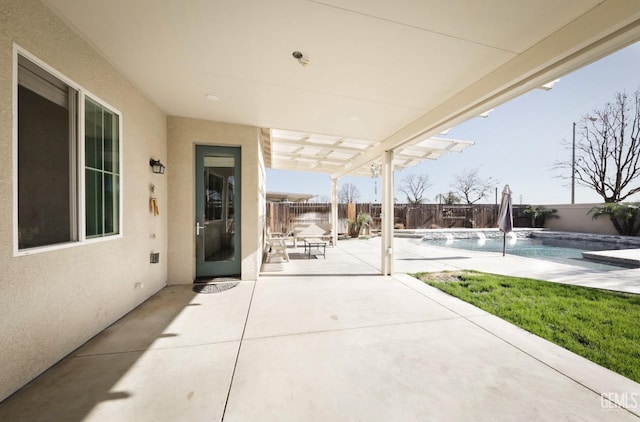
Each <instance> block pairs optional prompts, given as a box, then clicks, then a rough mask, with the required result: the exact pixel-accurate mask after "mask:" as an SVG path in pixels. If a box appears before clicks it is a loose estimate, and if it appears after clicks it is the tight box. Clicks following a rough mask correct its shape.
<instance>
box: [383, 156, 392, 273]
mask: <svg viewBox="0 0 640 422" xmlns="http://www.w3.org/2000/svg"><path fill="white" fill-rule="evenodd" d="M380 217H381V218H380V220H381V223H382V230H381V231H382V241H381V244H382V250H381V258H382V259H381V261H382V264H381V266H380V270H381V272H382V275H391V273H392V272H393V220H394V218H393V151H385V152H384V159H383V162H382V215H381V216H380Z"/></svg>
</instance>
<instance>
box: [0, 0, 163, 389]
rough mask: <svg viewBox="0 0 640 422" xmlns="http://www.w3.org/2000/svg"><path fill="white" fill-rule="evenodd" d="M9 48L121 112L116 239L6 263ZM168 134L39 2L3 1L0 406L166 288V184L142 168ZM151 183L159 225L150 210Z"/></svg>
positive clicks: (159, 118) (159, 154)
mask: <svg viewBox="0 0 640 422" xmlns="http://www.w3.org/2000/svg"><path fill="white" fill-rule="evenodd" d="M14 43H16V44H17V45H19V46H20V47H22V48H24V49H25V50H27V51H29V52H30V53H31V54H33V55H35V56H36V57H38V58H39V59H41V60H42V61H44V62H45V63H47V64H48V65H49V66H51V67H53V68H54V69H56V70H57V71H59V72H61V73H62V74H64V75H65V76H66V77H68V78H69V79H71V80H73V81H75V82H76V83H78V84H79V85H81V86H82V87H83V88H85V89H87V90H88V91H90V92H91V93H93V94H95V95H96V96H98V97H100V98H101V99H102V100H104V101H106V102H107V103H108V104H110V105H111V106H113V107H115V108H117V109H118V110H119V111H120V112H122V125H123V140H122V147H123V154H124V160H123V179H122V180H123V186H122V189H123V206H124V222H123V228H122V229H123V237H122V238H121V239H116V240H110V241H104V242H98V243H92V244H84V245H79V246H74V247H70V248H66V249H59V250H55V251H50V252H43V253H38V254H33V255H29V256H18V257H14V256H13V242H14V239H13V229H12V227H13V218H14V216H13V202H12V198H13V194H12V192H13V176H12V171H13V155H12V154H13V152H12V143H13V137H12V132H13V117H12V116H13V106H12V95H13V94H12V92H13V91H12V87H13V84H14V83H15V82H14V80H13V72H12V67H13V45H14ZM123 47H124V48H126V46H123ZM166 127H167V126H166V115H165V114H164V113H163V112H162V111H161V110H159V109H158V108H157V107H156V106H155V105H154V104H152V103H151V102H150V101H148V100H147V99H146V98H145V97H144V96H143V95H142V94H141V93H140V92H138V91H137V90H136V88H135V87H134V86H133V85H131V84H130V83H129V82H128V81H127V80H126V79H125V78H124V77H122V76H121V75H120V74H119V73H118V72H117V71H116V69H115V68H114V67H112V66H111V65H109V64H108V63H107V62H106V61H105V60H104V59H103V58H101V57H100V56H99V55H98V54H97V53H96V52H95V51H94V50H93V49H92V48H91V47H90V46H89V45H88V44H87V43H85V42H84V41H83V40H82V39H80V38H79V37H78V36H77V35H76V34H75V33H74V32H72V31H71V30H70V29H69V28H67V27H66V26H65V24H63V22H61V21H60V20H59V19H58V18H56V17H55V16H54V15H53V14H52V13H51V12H50V11H49V10H48V9H46V8H45V7H44V6H43V5H42V4H41V3H40V2H38V1H36V0H2V1H1V2H0V339H1V343H2V346H1V347H0V368H2V370H1V371H0V400H2V399H3V398H5V397H7V395H9V394H11V393H12V392H14V391H15V390H16V389H18V388H19V387H21V386H22V385H24V384H25V383H26V382H28V381H29V380H31V379H32V378H33V377H35V376H36V375H38V374H39V373H41V372H42V371H43V370H45V369H47V368H48V367H49V366H51V365H52V364H53V363H55V362H56V361H58V360H59V359H61V358H62V357H64V356H65V355H67V354H68V353H70V352H72V351H73V350H74V349H75V348H77V347H78V346H80V345H81V344H83V343H84V342H86V341H87V340H88V339H90V338H91V337H92V336H94V335H95V334H96V333H98V332H99V331H101V330H102V329H103V328H105V327H107V326H108V325H110V324H111V323H113V322H114V321H116V320H117V319H118V318H120V317H121V316H122V315H124V314H125V313H127V312H128V311H130V310H131V309H133V308H134V307H135V306H136V305H137V304H139V303H141V302H142V301H144V300H145V299H147V298H148V297H149V296H151V295H152V294H153V293H154V292H156V291H157V290H159V289H161V288H162V287H163V286H164V285H165V284H166V281H167V217H168V213H167V205H168V197H167V186H168V181H167V180H168V179H167V177H166V176H159V175H154V174H153V173H152V172H151V169H150V167H149V158H150V157H153V158H158V159H161V160H162V161H163V162H164V161H165V160H166V159H167V150H166ZM151 183H154V184H155V185H156V192H157V197H158V200H159V204H160V216H159V217H153V216H152V215H151V214H150V212H149V208H148V199H149V185H150V184H151ZM153 234H155V235H156V237H155V239H154V238H153V237H152V235H153ZM151 250H155V251H156V252H160V263H159V264H150V263H149V253H150V252H151ZM136 283H142V285H143V286H142V288H136V287H135V284H136Z"/></svg>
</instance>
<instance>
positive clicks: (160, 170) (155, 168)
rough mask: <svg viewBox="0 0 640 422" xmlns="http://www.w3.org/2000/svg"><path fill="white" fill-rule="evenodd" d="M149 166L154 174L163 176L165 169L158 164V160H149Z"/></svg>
mask: <svg viewBox="0 0 640 422" xmlns="http://www.w3.org/2000/svg"><path fill="white" fill-rule="evenodd" d="M149 165H150V166H151V168H152V169H153V172H154V173H157V174H164V169H165V168H166V167H165V166H164V164H162V163H161V162H160V160H154V159H153V158H152V159H150V160H149Z"/></svg>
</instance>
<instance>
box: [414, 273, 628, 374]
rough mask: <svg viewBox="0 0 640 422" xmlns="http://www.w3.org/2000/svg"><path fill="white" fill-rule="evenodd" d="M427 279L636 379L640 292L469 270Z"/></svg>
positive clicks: (423, 277) (425, 276) (422, 276)
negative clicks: (629, 292)
mask: <svg viewBox="0 0 640 422" xmlns="http://www.w3.org/2000/svg"><path fill="white" fill-rule="evenodd" d="M415 276H416V277H417V278H419V279H421V280H422V281H424V282H425V283H427V284H429V285H431V286H434V287H436V288H438V289H440V290H442V291H444V292H447V293H449V294H450V295H453V296H455V297H458V298H460V299H462V300H464V301H466V302H469V303H472V304H474V305H475V306H477V307H479V308H482V309H484V310H485V311H487V312H490V313H492V314H494V315H497V316H499V317H500V318H503V319H505V320H507V321H510V322H511V323H513V324H515V325H517V326H519V327H521V328H524V329H525V330H527V331H529V332H531V333H534V334H536V335H538V336H540V337H543V338H545V339H547V340H549V341H552V342H553V343H555V344H557V345H559V346H562V347H564V348H566V349H569V350H571V351H572V352H574V353H577V354H579V355H581V356H583V357H585V358H587V359H589V360H591V361H593V362H596V363H597V364H599V365H602V366H604V367H606V368H609V369H611V370H612V371H615V372H617V373H619V374H621V375H624V376H625V377H628V378H630V379H632V380H634V381H636V382H640V296H639V295H632V294H625V293H616V292H610V291H604V290H596V289H590V288H586V287H578V286H570V285H564V284H557V283H550V282H547V281H540V280H532V279H526V278H515V277H507V276H501V275H494V274H484V273H478V272H472V271H469V272H467V271H465V272H457V273H437V274H430V273H419V274H415Z"/></svg>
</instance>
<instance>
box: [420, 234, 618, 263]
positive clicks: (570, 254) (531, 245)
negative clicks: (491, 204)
mask: <svg viewBox="0 0 640 422" xmlns="http://www.w3.org/2000/svg"><path fill="white" fill-rule="evenodd" d="M423 243H424V244H425V245H431V246H441V247H447V248H455V249H465V250H471V251H483V252H502V237H500V238H484V237H480V238H477V239H446V240H445V239H442V240H423ZM611 249H622V248H620V247H616V246H615V245H610V244H603V243H602V242H585V241H571V240H562V239H548V238H545V239H539V238H530V237H525V238H519V237H518V238H517V237H507V246H506V253H507V254H510V255H518V256H524V257H527V258H536V259H542V260H545V261H553V262H558V263H561V264H568V265H577V266H581V267H586V268H591V269H596V270H601V271H613V270H621V269H623V268H625V267H621V266H617V265H609V264H602V263H598V262H593V261H589V260H587V259H584V258H582V252H583V251H602V250H611Z"/></svg>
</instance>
